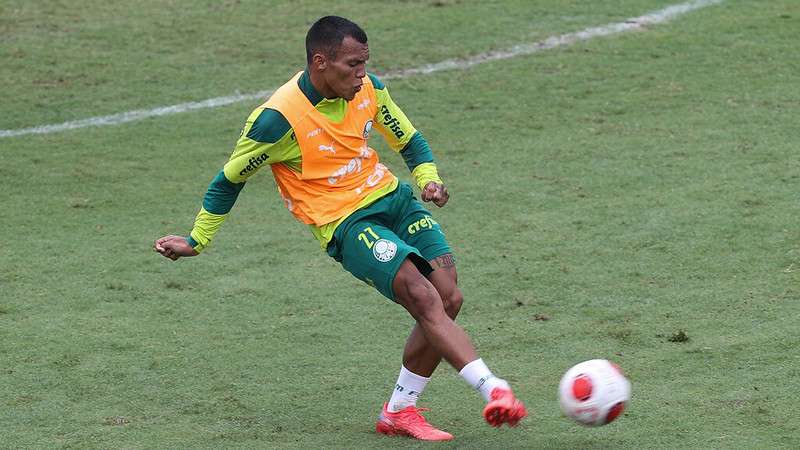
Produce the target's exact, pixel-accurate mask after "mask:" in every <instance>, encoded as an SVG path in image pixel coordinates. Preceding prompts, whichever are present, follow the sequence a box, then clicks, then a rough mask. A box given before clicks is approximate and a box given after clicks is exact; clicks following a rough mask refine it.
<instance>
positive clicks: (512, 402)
mask: <svg viewBox="0 0 800 450" xmlns="http://www.w3.org/2000/svg"><path fill="white" fill-rule="evenodd" d="M491 397H492V400H491V401H490V402H489V404H487V405H486V408H484V409H483V417H484V418H485V419H486V422H488V423H489V425H491V426H493V427H499V426H501V425H503V424H504V423H507V424H508V426H511V427H515V426H517V424H518V423H519V421H520V420H522V419H523V418H524V417H525V416H527V415H528V411H527V410H526V409H525V405H524V404H522V402H521V401H519V400H517V397H514V393H513V392H511V390H510V389H503V388H494V389H493V390H492V393H491Z"/></svg>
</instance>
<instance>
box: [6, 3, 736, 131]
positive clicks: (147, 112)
mask: <svg viewBox="0 0 800 450" xmlns="http://www.w3.org/2000/svg"><path fill="white" fill-rule="evenodd" d="M722 1H723V0H694V1H689V2H685V3H680V4H677V5H672V6H668V7H666V8H664V9H660V10H658V11H654V12H651V13H647V14H644V15H641V16H639V17H634V18H631V19H627V20H625V21H623V22H616V23H611V24H608V25H603V26H599V27H590V28H586V29H584V30H581V31H578V32H573V33H566V34H562V35H560V36H553V37H550V38H548V39H545V40H542V41H537V42H533V43H527V44H519V45H515V46H513V47H511V48H508V49H505V50H500V51H490V52H485V53H481V54H478V55H475V56H472V57H470V58H467V59H447V60H444V61H440V62H438V63H433V64H426V65H423V66H420V67H415V68H411V69H405V70H397V71H392V72H387V73H385V74H382V75H381V76H382V77H383V78H386V79H398V78H406V77H411V76H416V75H427V74H430V73H435V72H440V71H443V70H465V69H468V68H470V67H472V66H474V65H476V64H483V63H486V62H489V61H497V60H502V59H509V58H516V57H520V56H527V55H532V54H534V53H537V52H540V51H544V50H550V49H553V48H556V47H562V46H566V45H571V44H574V43H576V42H580V41H586V40H589V39H594V38H597V37H604V36H610V35H614V34H619V33H624V32H627V31H632V30H641V29H643V28H644V27H646V26H648V25H655V24H659V23H663V22H666V21H669V20H672V19H674V18H676V17H678V16H680V15H683V14H686V13H689V12H691V11H694V10H697V9H700V8H704V7H707V6H711V5H715V4H719V3H722ZM273 91H274V90H264V91H258V92H254V93H250V94H236V95H229V96H224V97H215V98H210V99H206V100H201V101H194V102H186V103H179V104H176V105H171V106H161V107H157V108H152V109H137V110H133V111H127V112H122V113H117V114H111V115H106V116H96V117H89V118H86V119H79V120H72V121H68V122H63V123H59V124H51V125H37V126H33V127H29V128H20V129H16V130H0V138H7V137H15V136H25V135H30V134H50V133H57V132H60V131H67V130H74V129H80V128H86V127H92V126H105V125H119V124H123V123H128V122H134V121H138V120H142V119H147V118H150V117H159V116H166V115H172V114H180V113H185V112H189V111H195V110H198V109H208V108H217V107H220V106H226V105H230V104H233V103H238V102H242V101H249V100H256V99H260V98H266V97H268V96H270V95H271V94H272V92H273Z"/></svg>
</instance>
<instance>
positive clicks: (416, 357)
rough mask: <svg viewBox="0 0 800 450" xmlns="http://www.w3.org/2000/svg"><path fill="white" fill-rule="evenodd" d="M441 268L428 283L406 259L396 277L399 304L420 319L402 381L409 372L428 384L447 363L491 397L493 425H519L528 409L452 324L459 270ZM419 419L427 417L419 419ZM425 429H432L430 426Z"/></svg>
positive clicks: (488, 408) (409, 344)
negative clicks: (443, 363)
mask: <svg viewBox="0 0 800 450" xmlns="http://www.w3.org/2000/svg"><path fill="white" fill-rule="evenodd" d="M438 268H439V269H440V270H436V271H434V274H436V275H434V274H431V275H430V277H431V280H430V281H429V280H428V279H426V278H425V277H423V276H422V274H421V273H419V271H418V270H417V268H416V266H414V264H413V263H412V262H411V261H409V260H406V261H404V262H403V265H402V266H401V268H400V270H399V271H398V274H397V276H396V277H395V281H394V284H393V288H394V291H395V296H396V298H397V301H398V303H400V304H401V305H403V306H404V307H405V308H406V309H407V310H408V311H409V313H410V314H411V315H412V316H413V317H414V318H415V319H416V320H417V324H416V326H415V327H414V329H413V330H412V333H411V336H409V339H408V341H407V343H406V348H405V350H404V355H403V370H402V371H401V377H402V376H403V372H408V371H410V372H413V373H412V374H411V375H412V376H416V377H419V378H421V379H424V380H425V383H427V378H425V377H429V376H430V375H431V374H432V373H433V371H434V370H435V368H436V366H437V365H438V364H439V361H440V360H441V358H444V359H445V360H447V361H448V362H449V363H450V364H451V365H452V366H453V367H454V368H455V369H456V370H458V371H459V374H460V375H461V376H462V377H463V378H464V379H465V380H466V381H467V382H468V383H470V384H471V385H472V386H474V387H475V388H476V389H478V390H479V391H480V392H481V393H482V394H483V396H484V398H486V400H487V402H488V404H487V406H486V408H485V409H484V411H483V415H484V417H485V418H486V421H487V422H489V424H490V425H492V426H500V425H502V424H503V423H507V424H509V425H511V426H514V425H516V424H517V423H518V422H519V420H521V419H522V418H523V417H525V416H526V415H527V411H526V409H525V406H524V405H523V404H522V402H520V401H519V400H517V398H516V397H515V396H514V394H513V393H512V391H511V388H510V387H509V386H508V383H506V382H505V380H502V379H499V378H497V377H495V376H494V375H493V374H492V373H491V371H490V370H489V368H488V367H487V366H486V365H485V364H484V362H483V360H481V359H478V358H477V354H476V352H475V349H474V347H473V346H472V343H471V342H470V340H469V338H468V337H467V335H466V333H465V332H464V331H463V329H461V327H459V326H458V325H456V324H455V322H454V321H453V318H455V316H456V315H457V314H458V310H459V309H460V307H461V303H462V298H461V293H460V291H459V290H458V287H457V285H456V282H457V275H456V272H455V267H454V266H452V267H447V268H442V267H438ZM444 269H446V270H444ZM437 272H438V273H437ZM434 282H435V283H436V284H434ZM440 292H441V294H440ZM442 294H443V295H442ZM445 299H446V300H445ZM415 374H416V375H415ZM422 386H423V387H424V384H423V385H422ZM384 410H386V407H384ZM420 420H422V421H424V418H421V416H420ZM425 425H426V426H428V427H430V425H428V424H427V422H425ZM430 428H432V427H430ZM434 430H435V429H434ZM436 431H439V430H436Z"/></svg>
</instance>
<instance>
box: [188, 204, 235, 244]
mask: <svg viewBox="0 0 800 450" xmlns="http://www.w3.org/2000/svg"><path fill="white" fill-rule="evenodd" d="M227 217H228V214H214V213H210V212H208V211H206V209H205V208H201V209H200V212H199V213H198V214H197V217H196V218H195V219H194V227H193V228H192V232H191V233H190V234H189V239H187V241H188V242H189V245H191V246H192V247H193V248H194V249H195V251H196V252H198V253H200V252H202V251H203V250H205V248H206V247H208V246H209V245H210V244H211V240H212V239H213V238H214V235H215V234H217V231H219V228H220V226H221V225H222V222H224V221H225V218H227Z"/></svg>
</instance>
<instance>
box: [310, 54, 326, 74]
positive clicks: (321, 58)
mask: <svg viewBox="0 0 800 450" xmlns="http://www.w3.org/2000/svg"><path fill="white" fill-rule="evenodd" d="M311 63H312V64H313V65H314V68H315V69H317V70H319V71H322V70H325V68H326V67H327V66H328V58H326V57H325V55H323V54H322V53H314V56H312V57H311Z"/></svg>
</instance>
